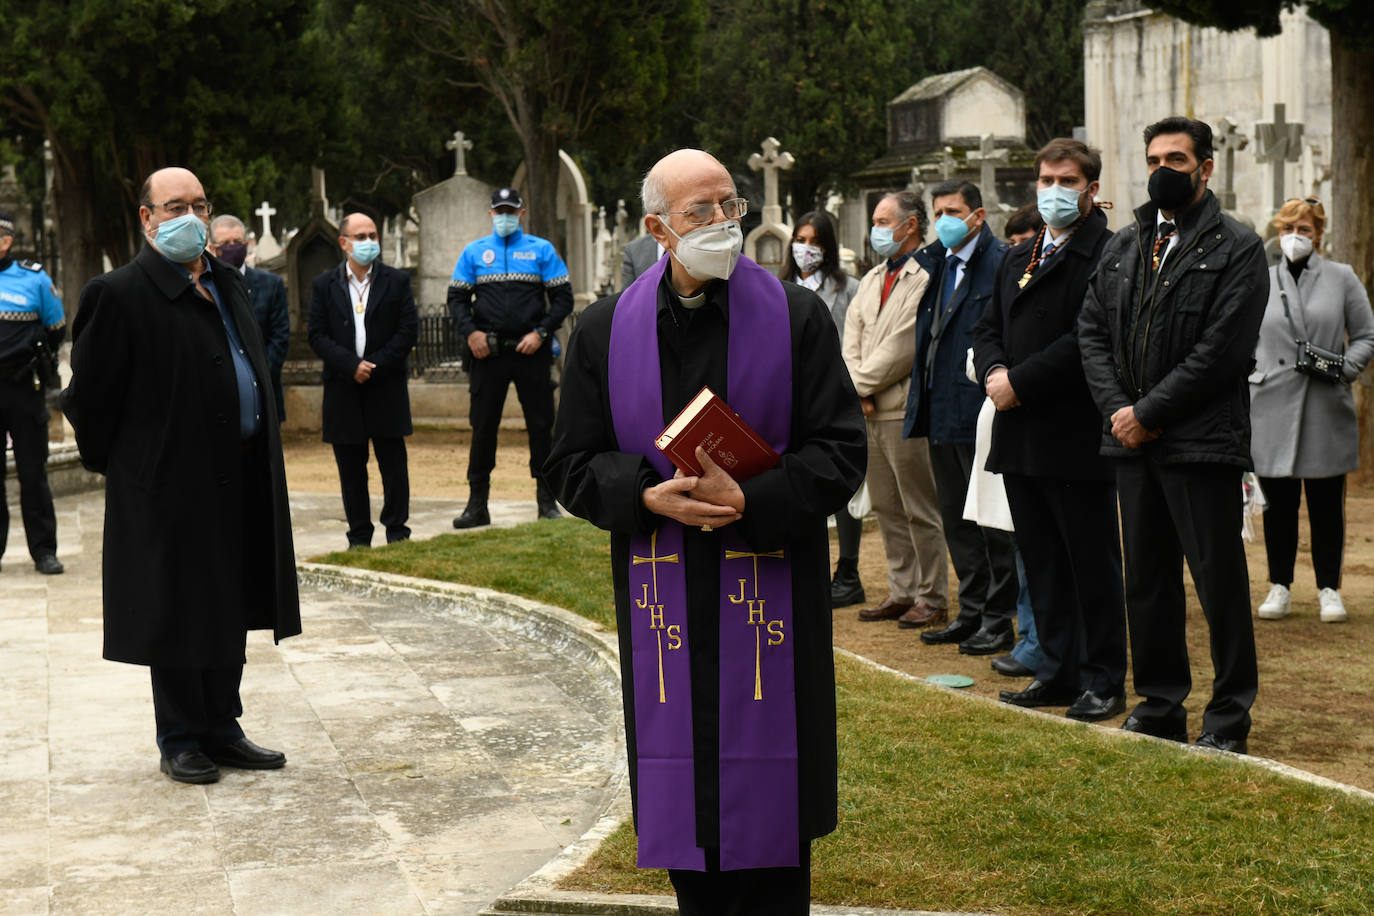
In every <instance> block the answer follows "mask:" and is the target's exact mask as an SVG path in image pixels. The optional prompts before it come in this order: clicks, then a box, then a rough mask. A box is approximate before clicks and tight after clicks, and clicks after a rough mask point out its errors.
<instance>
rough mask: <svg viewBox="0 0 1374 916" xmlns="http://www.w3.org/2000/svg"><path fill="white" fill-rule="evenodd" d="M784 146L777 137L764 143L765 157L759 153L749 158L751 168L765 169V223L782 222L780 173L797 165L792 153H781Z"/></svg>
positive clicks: (756, 169) (755, 169)
mask: <svg viewBox="0 0 1374 916" xmlns="http://www.w3.org/2000/svg"><path fill="white" fill-rule="evenodd" d="M781 148H782V144H781V143H779V142H778V141H777V138H776V137H769V138H768V139H766V140H764V141H763V155H762V156H760V155H759V154H758V153H755V154H754V155H752V156H750V157H749V168H751V169H753V170H754V171H755V172H757V171H758V170H759V169H763V221H764V222H765V223H781V222H782V203H781V202H780V201H779V200H778V172H779V170H782V169H790V168H791V167H792V166H793V165H794V164H795V163H796V161H797V160H796V159H795V158H793V156H792V154H791V153H780V152H778V150H779V149H781Z"/></svg>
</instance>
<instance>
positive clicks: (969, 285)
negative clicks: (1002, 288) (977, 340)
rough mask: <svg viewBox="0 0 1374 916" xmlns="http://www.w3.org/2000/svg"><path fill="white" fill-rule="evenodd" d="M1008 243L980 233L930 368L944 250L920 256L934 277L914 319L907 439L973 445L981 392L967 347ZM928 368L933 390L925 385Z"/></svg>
mask: <svg viewBox="0 0 1374 916" xmlns="http://www.w3.org/2000/svg"><path fill="white" fill-rule="evenodd" d="M1006 251H1007V243H1006V242H1004V241H1002V240H1001V239H999V238H997V237H996V236H995V235H993V234H992V229H990V228H989V227H988V225H987V223H984V224H983V228H982V230H981V231H980V232H979V233H978V242H977V244H976V245H974V247H973V254H972V255H971V256H970V257H969V260H968V263H967V264H965V265H964V271H963V279H962V280H961V282H960V283H959V287H958V289H956V290H955V291H954V298H952V299H950V301H949V307H948V308H947V309H946V310H945V314H944V316H943V317H942V318H941V327H940V329H939V331H940V334H939V340H938V341H937V344H936V346H935V348H934V349H935V353H934V360H933V364H931V358H930V349H931V341H932V340H933V339H934V337H935V333H934V332H935V329H934V320H935V312H936V310H937V309H938V308H939V306H940V287H941V285H942V284H943V283H944V282H945V254H946V251H945V246H944V245H941V244H940V243H939V242H934V243H932V244H930V245H927V246H926V247H925V248H922V249H921V250H920V251H918V252H916V254H915V255H914V257H915V258H916V263H918V264H920V265H921V266H922V267H924V268H925V269H926V271H927V272H929V274H930V283H929V284H927V285H926V292H925V295H924V296H923V297H922V298H921V306H920V310H919V311H918V312H917V315H916V362H915V364H914V365H913V366H912V367H911V385H910V389H909V390H908V391H907V396H906V420H905V422H904V423H903V425H902V435H903V436H905V437H906V438H908V439H913V438H916V437H918V436H929V437H930V441H931V444H933V445H972V444H973V439H974V432H975V431H976V427H977V425H978V411H979V410H980V409H981V408H982V406H983V391H982V389H981V388H980V387H979V386H978V385H977V384H976V383H975V382H970V381H969V380H968V373H967V372H965V371H964V367H965V364H966V363H967V362H968V348H969V347H971V346H973V325H974V323H975V322H977V321H978V319H979V318H981V317H983V310H984V309H985V308H986V307H987V304H988V302H989V301H990V300H991V299H992V290H993V285H994V282H995V281H996V279H997V268H998V266H1000V265H1001V263H1002V256H1003V255H1004V254H1006ZM928 364H931V365H930V375H931V380H932V387H931V388H930V390H928V391H927V389H926V385H925V378H926V366H927V365H928Z"/></svg>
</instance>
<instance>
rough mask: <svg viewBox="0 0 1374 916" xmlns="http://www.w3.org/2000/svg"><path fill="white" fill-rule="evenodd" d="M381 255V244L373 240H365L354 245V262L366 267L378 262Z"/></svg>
mask: <svg viewBox="0 0 1374 916" xmlns="http://www.w3.org/2000/svg"><path fill="white" fill-rule="evenodd" d="M381 253H382V245H381V243H380V242H377V241H375V240H373V239H363V240H362V241H361V242H354V243H353V260H355V261H357V262H358V263H359V264H361V265H363V266H364V267H366V266H367V265H368V264H371V263H372V262H373V261H375V260H377V255H379V254H381Z"/></svg>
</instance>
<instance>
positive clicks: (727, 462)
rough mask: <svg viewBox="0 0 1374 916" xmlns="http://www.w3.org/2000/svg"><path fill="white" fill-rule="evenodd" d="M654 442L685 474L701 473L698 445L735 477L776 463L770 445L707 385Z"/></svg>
mask: <svg viewBox="0 0 1374 916" xmlns="http://www.w3.org/2000/svg"><path fill="white" fill-rule="evenodd" d="M654 444H655V445H657V446H658V450H659V451H660V452H662V453H663V454H665V455H667V456H668V459H669V460H670V461H672V462H673V464H675V465H677V466H678V467H679V468H681V469H682V473H684V474H687V475H689V476H700V475H701V473H702V470H701V465H700V464H698V463H697V458H696V448H697V446H698V445H699V446H701V447H702V448H703V449H704V450H705V451H706V454H708V455H710V456H711V460H712V461H714V462H715V463H716V464H718V465H720V466H721V468H722V469H723V470H724V471H725V472H726V473H728V474H729V475H730V476H731V477H733V478H735V480H748V479H749V478H750V477H753V476H754V475H755V474H757V473H758V472H759V471H766V470H768V469H769V468H771V467H772V466H773V465H775V464H777V463H778V453H777V452H775V451H773V448H772V446H770V445H769V444H768V443H767V442H764V441H763V439H762V438H761V437H760V436H759V434H758V433H756V432H754V430H753V429H752V428H751V427H750V426H749V424H748V423H745V422H744V419H743V418H742V417H741V416H740V415H739V414H737V413H735V412H734V411H733V410H731V409H730V405H729V404H727V403H725V402H724V401H722V400H721V399H720V398H719V397H717V396H716V394H715V392H713V391H712V390H711V389H710V388H703V389H701V391H700V392H698V393H697V396H696V397H694V398H692V400H691V402H689V403H688V404H687V406H686V407H684V408H683V409H682V413H680V414H678V415H677V416H676V417H674V418H673V422H671V423H669V424H668V428H667V429H665V430H663V432H661V433H659V436H658V438H657V439H656V440H654Z"/></svg>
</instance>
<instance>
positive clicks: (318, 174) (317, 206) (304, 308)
mask: <svg viewBox="0 0 1374 916" xmlns="http://www.w3.org/2000/svg"><path fill="white" fill-rule="evenodd" d="M313 171H314V173H315V174H314V178H315V181H314V188H313V190H312V191H311V195H310V221H309V222H307V223H306V224H305V225H304V226H302V227H301V228H300V229H299V230H297V231H296V233H295V234H294V235H292V236H291V240H290V241H289V242H288V243H287V245H286V289H287V310H288V311H289V312H290V315H291V350H290V353H289V357H290V358H291V359H305V360H311V359H313V358H314V354H313V353H312V352H311V350H310V346H309V344H308V343H307V342H306V320H307V318H308V317H309V314H310V284H311V282H313V281H314V279H315V278H316V277H318V276H319V275H320V274H322V273H324V272H325V271H326V270H329V269H330V268H332V267H335V266H337V265H338V263H339V262H340V261H342V260H343V258H344V254H343V251H342V250H341V249H340V248H339V227H338V226H337V225H335V224H334V223H333V222H332V221H330V220H329V219H327V218H326V217H325V196H324V173H323V172H322V171H320V170H319V169H314V170H313Z"/></svg>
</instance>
